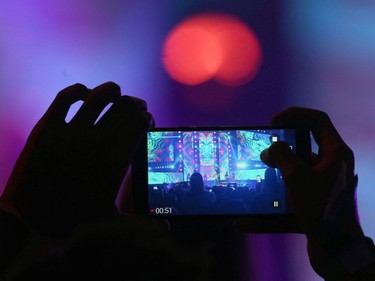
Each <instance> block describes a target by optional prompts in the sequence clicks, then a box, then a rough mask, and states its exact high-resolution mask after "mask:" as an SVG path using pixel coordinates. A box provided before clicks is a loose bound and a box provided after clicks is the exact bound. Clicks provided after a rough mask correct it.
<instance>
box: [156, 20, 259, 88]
mask: <svg viewBox="0 0 375 281" xmlns="http://www.w3.org/2000/svg"><path fill="white" fill-rule="evenodd" d="M261 61H262V50H261V47H260V44H259V42H258V39H257V38H256V36H255V34H254V32H253V31H252V30H251V29H250V28H249V27H248V26H247V25H246V24H245V23H243V22H242V21H240V20H239V19H237V18H235V17H233V16H230V15H225V14H216V13H210V14H200V15H195V16H192V17H190V18H188V19H186V20H184V21H182V22H181V23H180V24H178V25H177V26H176V27H175V28H174V29H173V30H172V31H171V32H170V33H169V35H168V36H167V38H166V40H165V44H164V53H163V63H164V66H165V68H166V70H167V72H168V74H169V75H170V76H171V77H172V78H173V79H175V80H176V81H178V82H180V83H183V84H187V85H198V84H201V83H203V82H206V81H208V80H210V79H216V80H217V81H219V82H220V83H222V84H226V85H229V86H238V85H242V84H244V83H247V82H248V81H250V80H251V79H253V78H254V76H255V75H256V73H257V72H258V70H259V67H260V65H261Z"/></svg>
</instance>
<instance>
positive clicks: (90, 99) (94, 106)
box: [70, 82, 121, 125]
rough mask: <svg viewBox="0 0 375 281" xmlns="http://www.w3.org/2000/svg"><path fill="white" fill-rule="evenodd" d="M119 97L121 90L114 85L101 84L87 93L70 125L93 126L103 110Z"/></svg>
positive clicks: (108, 83) (109, 83)
mask: <svg viewBox="0 0 375 281" xmlns="http://www.w3.org/2000/svg"><path fill="white" fill-rule="evenodd" d="M120 96H121V89H120V87H119V86H118V85H117V84H116V83H113V82H107V83H104V84H101V85H100V86H98V87H96V88H94V89H93V90H91V91H90V92H89V94H88V95H87V98H86V99H85V102H84V103H83V105H82V106H81V108H80V109H79V110H78V112H77V113H76V115H75V116H74V117H73V118H72V120H71V121H70V123H71V124H80V125H94V123H95V121H96V120H97V119H98V117H99V115H100V113H101V112H102V111H103V110H104V108H105V107H106V106H107V105H108V104H109V103H111V102H114V101H115V99H116V98H118V97H120Z"/></svg>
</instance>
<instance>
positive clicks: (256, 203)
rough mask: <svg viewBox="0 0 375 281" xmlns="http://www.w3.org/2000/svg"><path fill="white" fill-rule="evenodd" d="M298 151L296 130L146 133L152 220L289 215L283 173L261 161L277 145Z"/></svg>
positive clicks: (170, 130) (149, 203) (147, 204)
mask: <svg viewBox="0 0 375 281" xmlns="http://www.w3.org/2000/svg"><path fill="white" fill-rule="evenodd" d="M278 141H283V142H286V143H288V144H289V146H290V148H291V149H292V150H294V151H295V152H297V151H298V149H297V148H298V145H299V144H298V135H297V131H296V130H295V129H285V128H284V129H283V128H281V129H277V128H268V127H267V128H266V127H264V128H256V129H249V128H225V129H224V128H222V129H215V128H188V129H156V130H153V131H150V132H148V133H147V139H146V146H147V148H146V149H145V150H146V154H147V155H145V157H147V161H146V163H147V164H145V165H146V166H147V169H146V170H147V172H145V173H146V176H145V178H146V179H145V185H147V187H146V192H145V197H146V198H145V200H146V204H145V209H146V213H147V214H148V215H151V216H191V215H193V216H205V215H208V216H211V215H252V214H254V215H258V214H290V213H291V212H292V209H291V207H290V204H289V202H288V199H287V196H286V190H285V185H284V182H283V179H282V176H281V173H280V172H279V171H278V170H277V169H274V168H271V167H268V166H267V165H265V164H264V163H263V162H262V161H261V158H260V154H261V152H262V151H263V150H265V149H266V148H268V147H269V146H270V145H271V144H272V143H274V142H278Z"/></svg>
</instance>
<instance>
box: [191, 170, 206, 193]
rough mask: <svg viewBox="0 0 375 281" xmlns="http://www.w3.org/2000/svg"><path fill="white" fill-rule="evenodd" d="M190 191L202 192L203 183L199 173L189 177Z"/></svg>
mask: <svg viewBox="0 0 375 281" xmlns="http://www.w3.org/2000/svg"><path fill="white" fill-rule="evenodd" d="M190 190H191V191H193V192H194V191H203V190H204V182H203V177H202V175H201V174H200V173H193V174H192V175H191V177H190Z"/></svg>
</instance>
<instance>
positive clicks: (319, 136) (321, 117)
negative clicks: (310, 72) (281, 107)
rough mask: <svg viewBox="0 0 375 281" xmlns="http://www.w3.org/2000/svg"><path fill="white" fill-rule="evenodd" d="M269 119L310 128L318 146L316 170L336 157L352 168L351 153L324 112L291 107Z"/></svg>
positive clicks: (276, 122)
mask: <svg viewBox="0 0 375 281" xmlns="http://www.w3.org/2000/svg"><path fill="white" fill-rule="evenodd" d="M271 121H272V124H273V125H279V126H280V125H282V126H285V125H287V126H293V127H303V128H308V129H309V130H311V132H312V134H313V136H314V139H315V141H316V143H317V144H318V146H319V161H318V164H317V165H316V166H315V167H314V169H315V170H316V171H323V170H325V169H326V168H327V167H329V166H331V165H332V163H334V162H336V161H337V160H338V158H344V159H345V160H346V162H347V164H348V166H349V167H351V168H352V169H353V170H354V156H353V153H352V151H351V150H350V148H349V147H348V146H347V145H346V144H345V143H344V141H343V140H342V138H341V136H340V135H339V133H338V132H337V130H336V128H335V127H334V126H333V124H332V122H331V120H330V118H329V116H328V115H327V114H326V113H325V112H322V111H319V110H314V109H309V108H303V107H291V108H289V109H287V110H285V111H282V112H281V113H279V114H277V115H275V116H274V117H273V118H272V120H271Z"/></svg>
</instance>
